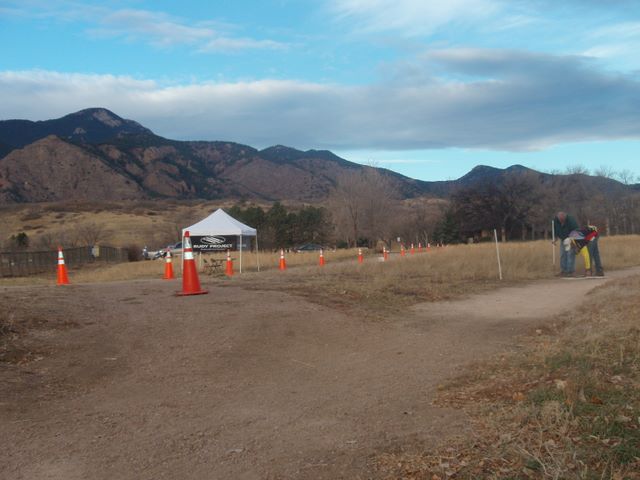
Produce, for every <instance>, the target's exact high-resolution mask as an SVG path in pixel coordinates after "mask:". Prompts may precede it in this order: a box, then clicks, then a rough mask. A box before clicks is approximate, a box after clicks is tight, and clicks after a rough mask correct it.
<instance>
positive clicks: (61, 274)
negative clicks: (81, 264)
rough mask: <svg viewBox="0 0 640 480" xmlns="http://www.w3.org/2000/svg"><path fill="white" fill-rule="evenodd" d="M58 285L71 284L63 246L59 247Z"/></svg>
mask: <svg viewBox="0 0 640 480" xmlns="http://www.w3.org/2000/svg"><path fill="white" fill-rule="evenodd" d="M57 285H69V277H68V276H67V266H66V265H65V264H64V255H63V254H62V247H58V282H57Z"/></svg>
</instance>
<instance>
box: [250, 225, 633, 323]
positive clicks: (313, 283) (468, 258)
mask: <svg viewBox="0 0 640 480" xmlns="http://www.w3.org/2000/svg"><path fill="white" fill-rule="evenodd" d="M555 248H556V249H558V251H556V265H555V266H554V265H553V263H552V255H553V253H552V245H551V243H550V242H545V241H536V242H526V243H516V242H514V243H505V244H500V255H501V261H502V270H503V280H502V281H500V280H499V278H498V264H497V257H496V249H495V244H489V243H487V244H475V245H458V246H449V247H444V248H432V249H431V251H430V252H428V253H421V254H417V253H416V254H415V255H410V254H407V256H405V257H400V255H398V254H397V253H396V254H393V255H392V256H391V258H390V259H389V261H388V262H381V261H380V255H379V254H369V255H368V256H367V261H366V262H365V263H364V264H362V265H359V264H357V263H356V262H355V260H351V261H342V262H333V263H331V262H328V263H327V266H326V267H324V268H322V269H321V268H319V267H301V268H297V269H292V270H289V271H287V272H286V273H284V274H283V273H281V272H277V273H269V272H266V273H263V274H261V275H260V276H258V275H253V274H251V275H246V276H243V277H242V279H241V281H242V282H244V283H250V284H254V285H256V286H259V287H261V288H273V289H288V290H290V291H294V292H297V293H301V294H303V295H306V296H308V297H309V298H312V299H315V300H318V301H320V302H322V303H325V302H328V303H331V304H333V305H335V304H336V301H338V302H339V301H344V302H345V303H358V304H359V305H360V306H366V307H372V308H374V309H376V310H381V311H383V310H385V309H389V308H395V307H397V306H402V305H410V304H412V303H416V302H422V301H435V300H446V299H450V298H455V297H458V296H461V295H465V294H469V293H474V292H480V291H483V290H488V289H492V288H496V287H497V286H500V285H508V284H514V283H518V282H523V281H530V280H536V279H543V278H551V277H553V275H554V273H555V272H556V271H559V266H558V263H559V258H558V257H559V247H558V246H557V247H555ZM600 250H601V256H602V259H603V264H604V268H605V270H609V269H610V270H615V269H620V268H625V267H631V266H636V265H640V255H639V254H638V252H639V251H640V236H637V235H634V236H619V237H610V238H603V239H601V241H600ZM581 262H582V260H581V258H580V257H578V258H577V259H576V266H577V271H578V274H580V273H582V272H583V271H584V266H583V265H582V264H581Z"/></svg>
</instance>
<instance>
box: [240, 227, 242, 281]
mask: <svg viewBox="0 0 640 480" xmlns="http://www.w3.org/2000/svg"><path fill="white" fill-rule="evenodd" d="M240 273H242V234H240Z"/></svg>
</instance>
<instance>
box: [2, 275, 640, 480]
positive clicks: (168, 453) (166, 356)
mask: <svg viewBox="0 0 640 480" xmlns="http://www.w3.org/2000/svg"><path fill="white" fill-rule="evenodd" d="M635 273H640V269H635V270H628V271H625V272H623V273H620V274H616V275H612V276H611V278H613V277H614V276H619V275H631V274H635ZM604 282H606V280H605V281H604ZM602 283H603V281H596V280H575V281H566V280H553V281H549V282H538V283H534V284H531V285H528V286H526V287H519V288H513V289H512V288H509V289H502V290H499V291H496V292H491V293H488V294H484V295H480V296H476V297H472V298H469V299H467V300H462V301H457V302H446V303H444V304H428V305H420V306H417V307H415V308H413V309H412V310H411V311H409V312H405V314H403V316H402V317H401V318H398V319H390V320H389V321H388V322H372V321H367V320H363V319H360V318H354V317H349V316H347V315H345V314H343V313H340V312H337V311H335V310H332V309H329V308H326V307H322V306H318V305H314V304H310V303H308V302H307V301H305V300H304V299H301V298H298V297H294V296H291V295H288V294H286V293H278V292H262V291H258V292H255V291H249V290H246V289H243V288H241V287H239V286H238V285H236V284H234V283H233V282H232V283H231V284H225V283H216V284H211V285H208V288H209V289H210V290H211V293H210V294H209V295H204V296H198V297H191V298H176V297H173V296H171V293H172V292H173V291H175V290H176V288H177V286H178V285H177V283H176V282H162V281H140V282H121V283H110V284H102V285H82V286H71V287H70V288H68V289H67V288H56V287H50V288H42V287H39V288H33V287H16V288H2V289H0V305H2V306H3V307H6V306H11V305H14V304H15V302H18V303H20V304H21V305H25V304H28V305H29V307H30V308H34V309H36V310H34V312H38V314H42V312H45V313H46V312H51V318H52V320H51V325H49V327H53V328H52V329H44V330H37V331H34V332H33V333H32V334H31V335H30V337H29V338H28V339H27V340H28V342H31V345H32V346H33V348H36V349H40V351H41V352H42V355H41V357H42V358H41V359H40V360H39V361H34V362H31V363H26V364H24V365H8V364H2V365H0V425H1V426H2V435H1V436H0V478H13V479H65V480H73V479H85V478H92V479H103V478H104V479H110V478H121V479H126V478H131V479H134V478H135V479H157V478H184V479H191V478H193V479H200V478H213V479H230V478H233V479H277V478H283V479H284V478H302V479H306V478H309V479H311V478H313V479H316V478H326V479H336V478H350V479H354V478H372V477H375V473H374V472H372V471H371V470H370V465H369V463H368V462H369V460H370V458H371V456H372V455H373V454H375V453H376V452H378V451H388V450H389V449H395V448H409V449H423V448H430V447H432V446H434V445H436V444H437V443H438V442H440V441H442V439H444V438H446V436H447V435H449V434H452V433H460V432H464V431H465V429H466V428H468V427H467V425H466V423H465V419H464V418H463V417H462V416H461V415H460V414H459V413H457V412H455V411H453V410H447V409H441V408H436V407H433V406H432V405H431V399H432V397H433V392H434V390H435V388H436V386H437V385H438V384H439V383H441V382H442V381H443V380H445V379H446V378H448V377H450V376H451V375H453V374H455V373H457V372H459V371H460V369H462V368H463V367H464V365H466V364H468V363H469V362H471V361H473V360H476V359H478V358H481V357H483V356H486V355H489V354H492V353H495V352H497V351H499V350H500V349H502V348H504V347H505V345H509V342H512V340H513V338H514V335H515V334H517V333H520V332H524V331H526V330H528V329H531V328H533V327H534V326H535V325H538V324H539V323H540V322H541V320H543V318H542V317H544V315H547V314H555V313H557V312H558V311H560V310H562V309H563V308H571V307H573V306H575V305H576V304H577V303H579V302H580V301H581V300H582V298H583V297H584V295H586V293H587V292H588V291H589V290H590V289H591V288H594V287H596V286H598V285H601V284H602ZM507 297H508V298H510V299H511V300H510V301H506V300H504V299H505V298H507ZM21 308H22V307H21ZM25 308H26V307H25ZM37 308H41V310H37ZM23 310H24V309H23ZM23 310H19V309H18V313H19V314H21V315H28V314H29V310H28V309H26V313H25V311H23ZM60 311H62V312H63V315H60V314H59V313H55V312H60ZM20 312H22V313H20ZM65 318H68V319H70V320H71V321H73V322H75V323H76V324H77V325H76V326H75V327H73V328H66V327H65V328H63V326H62V324H63V323H64V322H63V320H64V319H65ZM58 324H60V325H58ZM56 326H59V327H60V328H55V327H56Z"/></svg>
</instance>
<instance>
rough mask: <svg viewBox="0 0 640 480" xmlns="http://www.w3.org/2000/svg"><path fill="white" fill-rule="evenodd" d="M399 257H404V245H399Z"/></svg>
mask: <svg viewBox="0 0 640 480" xmlns="http://www.w3.org/2000/svg"><path fill="white" fill-rule="evenodd" d="M400 256H401V257H404V256H405V251H404V245H400Z"/></svg>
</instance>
